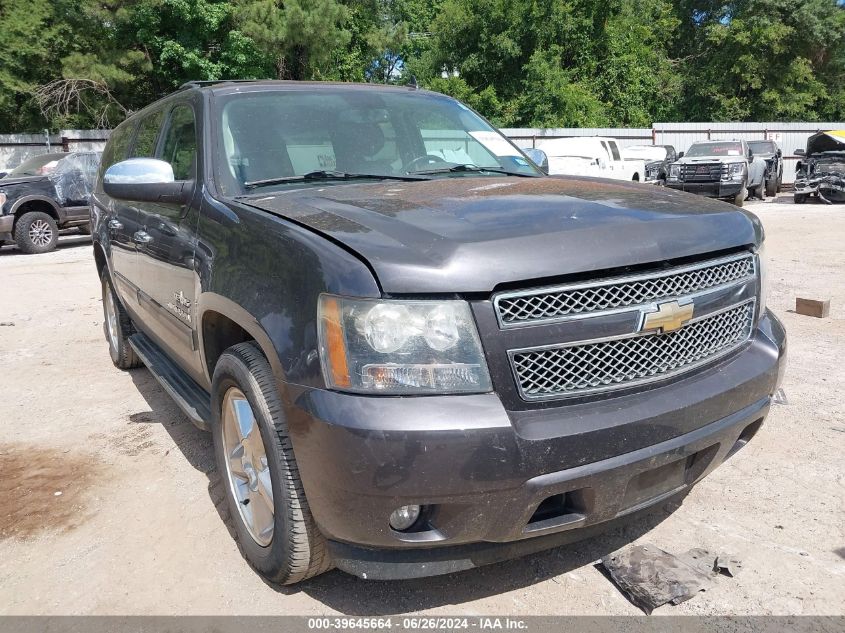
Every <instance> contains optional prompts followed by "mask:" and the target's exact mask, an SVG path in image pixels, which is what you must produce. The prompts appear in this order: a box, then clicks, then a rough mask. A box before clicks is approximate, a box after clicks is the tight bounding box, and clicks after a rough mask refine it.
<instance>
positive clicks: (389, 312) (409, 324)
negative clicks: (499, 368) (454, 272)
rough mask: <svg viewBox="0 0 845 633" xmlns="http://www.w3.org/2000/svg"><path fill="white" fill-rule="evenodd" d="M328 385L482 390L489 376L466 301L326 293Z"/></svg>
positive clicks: (397, 390) (323, 345)
mask: <svg viewBox="0 0 845 633" xmlns="http://www.w3.org/2000/svg"><path fill="white" fill-rule="evenodd" d="M318 316H319V324H320V330H319V332H320V360H321V362H322V367H323V376H324V378H325V380H326V385H328V386H329V387H331V388H333V389H339V390H342V391H354V392H359V393H360V392H363V393H380V394H425V393H429V394H430V393H483V392H486V391H490V389H491V384H490V375H489V373H488V371H487V364H486V362H485V360H484V353H483V352H482V350H481V342H480V341H479V338H478V332H477V330H476V328H475V322H474V321H473V319H472V314H471V313H470V309H469V304H468V303H466V302H465V301H393V300H377V299H376V300H374V299H346V298H344V297H337V296H334V295H327V294H324V295H321V296H320V305H319V315H318Z"/></svg>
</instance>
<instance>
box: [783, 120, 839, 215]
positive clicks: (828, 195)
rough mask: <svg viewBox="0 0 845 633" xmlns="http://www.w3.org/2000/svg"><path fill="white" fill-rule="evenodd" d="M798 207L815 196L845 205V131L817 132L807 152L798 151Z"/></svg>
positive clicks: (796, 194)
mask: <svg viewBox="0 0 845 633" xmlns="http://www.w3.org/2000/svg"><path fill="white" fill-rule="evenodd" d="M795 155H796V156H800V157H801V160H799V161H798V164H797V165H796V167H795V194H794V195H795V204H803V203H805V202H807V199H808V198H809V197H810V196H815V197H816V198H818V199H819V200H821V201H822V202H825V203H827V204H833V203H834V202H845V130H831V131H829V132H818V133H817V134H813V136H811V137H810V138H809V139H807V149H806V150H802V149H796V150H795Z"/></svg>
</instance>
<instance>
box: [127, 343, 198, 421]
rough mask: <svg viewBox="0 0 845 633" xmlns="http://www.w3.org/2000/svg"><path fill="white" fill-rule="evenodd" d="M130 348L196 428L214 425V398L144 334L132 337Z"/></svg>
mask: <svg viewBox="0 0 845 633" xmlns="http://www.w3.org/2000/svg"><path fill="white" fill-rule="evenodd" d="M129 344H130V345H131V346H132V349H134V350H135V353H136V354H138V356H139V357H140V358H141V361H143V363H144V365H146V367H147V369H149V370H150V373H151V374H152V375H153V376H155V378H156V380H158V381H159V383H161V386H162V388H164V390H165V391H166V392H167V394H168V395H169V396H170V397H171V398H173V400H175V401H176V404H178V405H179V408H180V409H182V411H184V412H185V415H187V416H188V418H189V419H190V420H191V422H192V423H193V425H194V426H196V427H197V428H199V429H202V430H203V431H209V430H210V429H211V427H210V426H209V424H210V422H211V405H210V403H211V397H210V396H209V395H208V392H207V391H206V390H205V389H203V388H202V387H200V386H199V385H198V384H197V383H196V382H195V381H194V380H193V379H192V378H191V377H190V376H188V375H186V374H185V372H184V371H182V370H181V369H180V368H179V367H178V366H176V364H175V363H174V362H173V361H172V360H170V359H169V358H168V357H167V355H165V353H164V352H162V351H161V349H160V348H159V347H158V345H156V344H155V343H153V342H152V341H151V340H150V339H149V338H147V337H146V336H144V335H143V334H140V333H139V334H133V335H132V336H130V337H129Z"/></svg>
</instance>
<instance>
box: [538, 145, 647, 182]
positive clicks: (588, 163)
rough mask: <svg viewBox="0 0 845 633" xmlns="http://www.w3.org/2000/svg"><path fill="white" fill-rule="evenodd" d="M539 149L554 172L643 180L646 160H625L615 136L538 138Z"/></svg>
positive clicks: (552, 173)
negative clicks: (613, 137)
mask: <svg viewBox="0 0 845 633" xmlns="http://www.w3.org/2000/svg"><path fill="white" fill-rule="evenodd" d="M537 149H541V150H543V151H544V152H545V153H546V156H548V159H549V174H551V175H557V174H564V175H570V176H598V177H600V178H612V179H614V180H633V181H637V182H641V181H642V180H644V176H645V161H642V160H625V158H624V157H623V155H622V152H621V151H620V149H619V143H618V142H617V141H616V139H612V138H607V137H602V136H575V137H571V138H555V139H542V140H540V139H538V140H537Z"/></svg>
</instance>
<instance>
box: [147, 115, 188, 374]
mask: <svg viewBox="0 0 845 633" xmlns="http://www.w3.org/2000/svg"><path fill="white" fill-rule="evenodd" d="M157 148H158V149H157V151H156V154H155V157H156V158H159V159H160V160H163V161H165V162H167V163H170V165H171V167H173V175H174V177H175V178H176V180H190V181H194V182H196V175H195V174H196V168H197V136H196V126H195V123H194V111H193V109H192V108H191V107H190V106H189V105H188V104H177V105H175V106H174V107H173V108H172V109H171V110H170V112H169V113H168V115H167V118H166V121H165V124H164V130H163V133H162V137H161V139H160V140H159V142H158V146H157ZM140 208H141V212H142V215H143V219H142V223H143V225H144V228H143V232H142V236H141V240H140V241H139V244H138V267H139V278H140V284H141V292H140V297H141V304H142V305H141V307H142V310H144V311H145V313H146V314H147V315H148V317H147V319H146V322H145V324H144V325H145V330H148V334H150V335H151V336H152V337H153V338H154V339H155V340H156V342H157V343H158V344H159V345H161V346H162V347H164V348H165V349H166V350H167V351H169V352H170V353H171V354H172V356H173V357H174V358H176V359H177V360H180V361H182V362H181V363H180V364H182V365H183V367H184V368H185V369H189V370H190V368H191V367H194V366H195V364H196V359H197V357H198V353H197V349H196V337H195V335H194V330H195V323H194V319H195V314H196V310H195V305H194V303H195V299H196V284H197V281H196V279H197V277H196V272H195V270H194V248H195V246H196V224H197V215H196V214H194V213H189V212H188V211H189V206H188V205H183V204H176V203H162V202H159V203H153V202H145V203H141V204H140Z"/></svg>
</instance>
